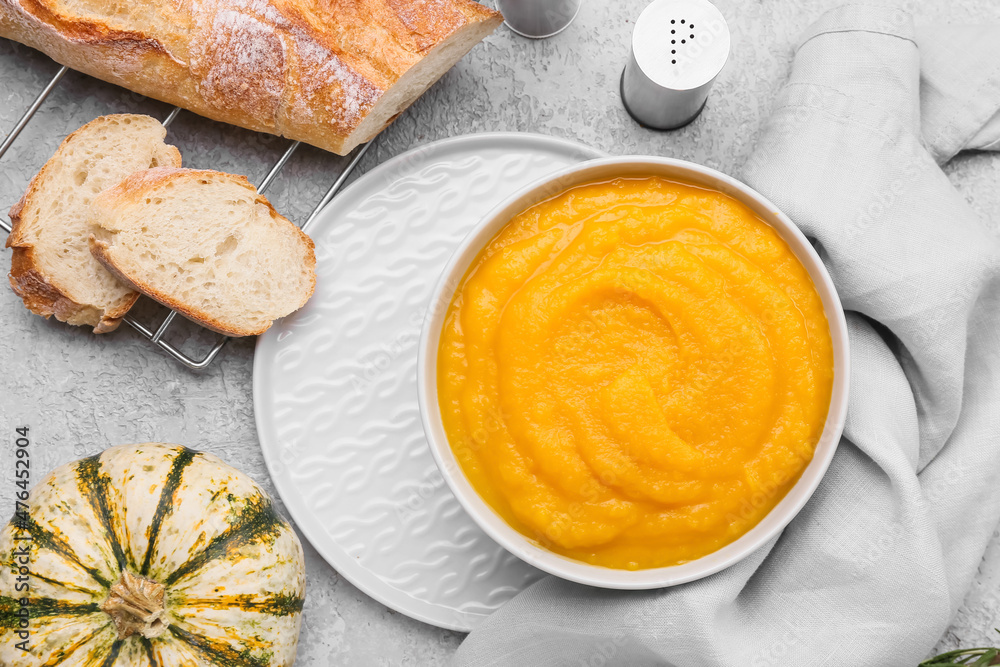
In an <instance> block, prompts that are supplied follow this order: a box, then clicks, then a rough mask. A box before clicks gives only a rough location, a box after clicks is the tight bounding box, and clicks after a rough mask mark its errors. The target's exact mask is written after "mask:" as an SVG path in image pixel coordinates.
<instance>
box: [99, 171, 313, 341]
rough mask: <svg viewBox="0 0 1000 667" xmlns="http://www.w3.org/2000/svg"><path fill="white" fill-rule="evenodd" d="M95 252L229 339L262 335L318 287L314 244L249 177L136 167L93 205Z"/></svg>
mask: <svg viewBox="0 0 1000 667" xmlns="http://www.w3.org/2000/svg"><path fill="white" fill-rule="evenodd" d="M91 220H93V222H94V227H95V231H94V235H93V236H92V237H91V242H90V250H91V252H92V253H93V254H94V257H96V258H97V259H98V260H100V262H101V263H102V264H103V265H104V266H106V267H107V268H108V269H109V270H110V271H111V272H112V273H114V274H115V275H116V276H118V277H119V278H121V279H122V280H124V281H125V282H127V283H129V284H130V285H132V286H133V287H135V289H137V290H139V291H140V292H142V293H143V294H145V295H147V296H149V297H151V298H153V299H156V300H157V301H159V302H160V303H162V304H164V305H166V306H168V307H170V308H173V309H174V310H176V311H178V312H180V313H181V314H182V315H184V316H186V317H188V318H189V319H191V320H194V321H195V322H197V323H199V324H201V325H202V326H205V327H208V328H209V329H212V330H214V331H218V332H220V333H224V334H228V335H230V336H253V335H256V334H260V333H263V332H264V331H266V330H267V329H268V328H269V327H270V326H271V323H272V322H273V321H274V320H276V319H278V318H279V317H284V316H285V315H288V314H289V313H291V312H292V311H295V310H298V309H299V308H301V307H302V306H303V305H305V302H306V301H308V299H309V297H310V296H312V293H313V289H314V288H315V286H316V255H315V253H314V252H313V242H312V240H311V239H310V238H309V237H308V236H306V235H305V234H304V233H303V232H302V231H301V230H300V229H299V228H298V227H296V226H295V225H293V224H292V223H291V222H289V221H288V220H287V219H285V218H284V217H282V216H281V215H279V214H278V212H277V211H275V210H274V207H272V206H271V204H270V203H269V202H268V201H267V199H265V198H264V196H263V195H260V194H258V193H257V190H256V188H254V187H253V186H252V185H250V183H249V182H247V179H246V178H245V177H243V176H233V175H232V174H223V173H221V172H218V171H201V170H195V169H171V168H160V169H149V170H147V171H142V172H138V173H135V174H132V175H131V176H129V177H128V178H126V179H125V180H124V181H122V182H121V183H120V184H118V185H117V186H115V187H113V188H110V189H109V190H106V191H105V192H103V193H102V194H101V195H100V196H98V197H97V198H96V199H95V200H94V202H93V205H92V206H91Z"/></svg>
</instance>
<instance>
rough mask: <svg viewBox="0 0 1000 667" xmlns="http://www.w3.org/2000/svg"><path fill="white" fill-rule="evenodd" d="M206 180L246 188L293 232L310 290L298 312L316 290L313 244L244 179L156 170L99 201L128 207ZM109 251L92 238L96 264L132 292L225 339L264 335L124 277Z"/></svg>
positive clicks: (142, 173) (139, 174)
mask: <svg viewBox="0 0 1000 667" xmlns="http://www.w3.org/2000/svg"><path fill="white" fill-rule="evenodd" d="M206 176H208V177H211V176H223V177H225V178H227V179H229V180H230V181H231V182H233V183H234V184H236V185H239V186H241V187H243V188H245V189H246V190H248V191H249V192H250V193H251V194H252V195H253V197H254V201H255V202H256V203H259V204H263V205H265V206H266V207H267V208H268V211H269V212H270V214H271V217H272V218H273V219H275V220H278V221H280V222H281V223H282V224H284V225H287V226H288V228H289V229H290V230H294V233H295V234H297V235H298V236H299V238H300V239H301V241H302V242H303V243H304V244H305V246H306V248H307V249H308V254H307V257H306V262H305V264H304V265H303V266H302V271H303V272H304V273H307V274H308V277H309V290H308V293H307V294H304V295H303V298H302V299H301V300H300V302H299V303H298V304H297V305H296V306H295V307H294V309H293V310H298V309H299V308H301V307H302V306H304V305H305V304H306V301H308V300H309V298H310V297H311V296H312V295H313V292H314V291H315V290H316V245H315V244H314V243H313V240H312V239H311V238H310V237H309V235H308V234H306V233H305V232H303V231H302V230H301V229H299V228H298V227H296V226H295V225H294V224H292V222H291V221H290V220H288V219H287V218H285V217H284V216H283V215H281V214H280V213H278V212H277V211H276V210H275V208H274V206H272V205H271V202H269V201H268V200H267V198H266V197H265V196H264V195H262V194H260V193H258V192H257V188H255V187H254V186H253V185H251V184H250V181H248V180H247V178H246V176H238V175H235V174H225V173H223V172H218V171H212V170H207V169H205V170H195V169H175V168H170V167H158V168H156V169H148V170H145V171H140V172H136V173H134V174H132V175H131V176H129V177H128V178H126V179H125V180H123V181H122V182H121V183H119V184H118V185H117V186H115V187H113V188H109V189H108V190H105V191H104V192H103V193H101V195H100V197H101V199H104V200H106V201H119V202H123V201H129V202H131V203H138V202H140V201H141V200H142V199H145V198H146V196H147V194H148V192H149V191H150V190H151V189H153V188H156V187H158V186H159V185H161V184H165V183H168V182H170V181H176V180H177V179H191V180H198V179H200V178H204V177H206ZM110 247H111V246H110V244H109V243H108V242H107V238H106V233H103V234H101V238H98V237H97V236H93V235H92V236H91V237H90V252H91V254H93V255H94V257H96V258H97V261H99V262H100V263H101V264H103V265H104V267H105V268H107V270H108V271H110V272H111V274H112V275H114V276H115V277H116V278H118V279H119V280H121V281H122V282H123V283H125V284H127V285H131V286H132V287H133V288H134V289H135V290H137V291H139V292H141V293H142V294H145V295H146V296H148V297H149V298H151V299H154V300H156V301H158V302H160V303H161V304H163V305H164V306H167V307H168V308H170V309H172V310H175V311H177V312H178V313H180V314H181V315H183V316H184V317H186V318H188V319H189V320H191V321H193V322H196V323H198V324H200V325H201V326H203V327H205V328H206V329H210V330H212V331H215V332H217V333H221V334H225V335H227V336H234V337H240V336H257V335H260V334H262V333H264V332H265V331H267V330H268V329H269V328H270V326H271V325H270V323H268V324H266V325H264V326H262V327H259V328H243V327H236V326H232V325H230V324H227V323H226V322H222V321H220V320H218V319H216V318H214V317H213V316H212V315H211V314H209V313H206V312H204V311H203V310H201V309H199V308H197V307H194V306H192V305H191V304H188V303H185V302H183V301H180V300H179V299H177V298H176V297H175V296H174V295H173V294H169V293H167V292H164V291H162V290H159V289H157V288H156V287H153V286H152V285H149V284H148V283H146V282H144V281H142V280H141V279H139V278H138V277H136V276H133V275H129V274H127V273H125V272H124V271H123V269H122V267H121V266H119V265H118V264H117V263H116V262H115V258H114V256H113V254H111V253H110V252H109V250H110Z"/></svg>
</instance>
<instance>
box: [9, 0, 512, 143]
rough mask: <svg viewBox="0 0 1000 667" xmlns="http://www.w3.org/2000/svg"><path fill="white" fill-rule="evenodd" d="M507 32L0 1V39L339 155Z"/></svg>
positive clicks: (490, 21) (437, 24)
mask: <svg viewBox="0 0 1000 667" xmlns="http://www.w3.org/2000/svg"><path fill="white" fill-rule="evenodd" d="M501 20H502V17H501V16H500V14H498V13H497V12H494V11H492V10H489V9H486V8H485V7H483V6H482V5H479V4H477V3H475V2H472V0H0V37H7V38H9V39H13V40H16V41H18V42H21V43H23V44H27V45H28V46H31V47H33V48H36V49H38V50H40V51H43V52H45V53H46V54H48V55H49V56H50V57H51V58H53V59H54V60H56V61H57V62H59V63H61V64H63V65H68V66H69V67H71V68H73V69H76V70H80V71H82V72H86V73H87V74H90V75H91V76H95V77H97V78H99V79H103V80H105V81H109V82H111V83H115V84H118V85H120V86H124V87H126V88H129V89H131V90H134V91H136V92H138V93H142V94H143V95H147V96H149V97H154V98H156V99H160V100H163V101H165V102H169V103H171V104H176V105H179V106H182V107H184V108H186V109H190V110H191V111H194V112H195V113H199V114H201V115H203V116H207V117H209V118H213V119H215V120H220V121H223V122H227V123H233V124H235V125H240V126H243V127H246V128H249V129H252V130H257V131H260V132H270V133H272V134H280V135H283V136H286V137H290V138H292V139H298V140H301V141H305V142H307V143H310V144H313V145H315V146H319V147H320V148H324V149H326V150H330V151H333V152H335V153H340V154H344V153H347V152H349V151H350V150H351V149H352V148H354V147H355V146H357V145H358V144H359V143H363V142H365V141H368V140H369V139H371V138H372V137H373V136H375V135H376V134H378V132H380V131H381V130H382V129H383V128H384V127H385V126H386V125H388V124H389V123H390V122H391V121H392V120H393V119H394V118H395V117H396V116H397V115H398V114H399V113H400V112H402V111H403V110H404V109H405V108H406V107H408V106H409V105H410V104H411V103H412V102H413V101H414V100H415V99H416V98H417V97H418V96H419V95H420V94H422V93H423V92H424V91H425V90H426V89H427V88H428V87H429V86H430V85H431V84H432V83H434V82H435V81H436V80H437V79H438V78H440V76H441V75H442V74H444V73H445V72H446V71H447V70H448V69H449V68H450V67H451V66H452V65H454V64H455V63H456V62H457V61H458V60H459V59H460V58H461V57H462V56H463V55H464V54H465V53H466V52H467V51H469V49H471V48H472V47H473V46H475V44H476V43H478V42H479V41H480V40H481V39H483V38H484V37H485V36H486V35H488V34H489V33H491V32H492V31H493V30H494V29H495V28H496V27H497V26H498V25H499V24H500V22H501Z"/></svg>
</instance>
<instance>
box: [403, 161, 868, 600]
mask: <svg viewBox="0 0 1000 667" xmlns="http://www.w3.org/2000/svg"><path fill="white" fill-rule="evenodd" d="M643 176H661V177H664V178H667V179H671V180H675V181H680V182H684V183H689V184H693V185H699V186H703V187H706V188H710V189H713V190H718V191H720V192H723V193H725V194H727V195H729V196H730V197H733V198H734V199H737V200H739V201H740V202H742V203H743V204H745V205H746V206H748V207H749V208H750V209H751V210H753V211H754V212H755V213H756V214H757V215H758V216H760V217H761V218H762V219H763V220H764V221H765V222H767V223H768V224H769V225H771V226H772V227H773V228H774V229H775V230H777V232H778V233H779V234H780V235H781V237H782V238H783V239H784V240H785V242H786V243H788V245H789V246H790V247H791V249H792V251H793V252H794V253H795V255H796V256H797V257H798V259H799V261H800V262H802V264H803V265H804V266H805V267H806V269H807V270H808V271H809V275H810V276H811V277H812V280H813V283H814V284H815V285H816V289H817V291H818V292H819V295H820V297H821V298H822V300H823V307H824V310H825V312H826V317H827V321H828V322H829V324H830V334H831V337H832V339H833V350H834V357H833V359H834V381H833V394H832V398H831V403H830V411H829V413H828V415H827V418H826V425H825V426H824V428H823V434H822V436H821V437H820V440H819V443H818V444H817V446H816V451H815V454H814V455H813V459H812V461H811V462H810V463H809V465H808V466H807V467H806V469H805V471H804V472H803V473H802V476H801V477H800V478H799V480H798V481H797V482H796V483H795V486H793V487H792V488H791V489H790V490H789V491H788V494H787V495H786V496H785V497H784V498H783V499H782V500H781V502H780V503H778V505H777V506H775V508H774V509H772V510H771V512H770V513H769V514H768V515H767V516H766V517H764V519H763V520H762V521H761V522H760V523H759V524H757V525H756V526H755V527H754V528H753V529H751V530H750V531H749V532H747V533H746V534H744V535H743V536H742V537H740V538H739V539H738V540H736V541H735V542H732V543H730V544H728V545H726V546H725V547H723V548H721V549H719V550H718V551H715V552H713V553H711V554H708V555H706V556H703V557H701V558H699V559H697V560H693V561H690V562H687V563H684V564H682V565H675V566H671V567H661V568H653V569H647V570H637V571H628V570H616V569H611V568H605V567H600V566H596V565H589V564H587V563H583V562H580V561H576V560H572V559H570V558H566V557H565V556H561V555H559V554H556V553H553V552H551V551H548V550H547V549H545V548H543V547H541V546H540V545H538V544H537V543H536V542H534V541H533V540H531V539H530V538H528V537H526V536H524V535H522V534H521V533H519V532H518V531H516V530H514V529H513V528H511V527H510V525H508V524H507V523H506V522H505V521H504V520H503V519H502V518H500V516H499V515H498V514H496V512H494V511H493V509H492V508H490V506H489V505H487V504H486V502H484V501H483V499H482V498H481V497H480V496H479V494H478V493H476V491H475V489H473V487H472V485H471V484H470V483H469V480H468V479H467V478H466V477H465V474H464V472H463V471H462V469H461V467H460V465H459V463H458V461H457V460H456V459H455V456H454V453H453V452H452V449H451V446H450V444H449V443H448V438H447V436H446V435H445V432H444V427H443V425H442V422H441V410H440V407H439V405H438V392H437V352H438V341H439V338H440V335H441V326H442V324H443V321H444V316H445V314H446V312H447V310H448V305H449V304H450V302H451V299H452V296H453V295H454V292H455V289H456V288H457V287H458V285H459V283H460V281H461V279H462V277H463V276H464V275H465V272H466V271H467V270H468V268H469V265H470V263H471V262H472V260H473V259H475V257H476V256H477V255H478V254H479V252H480V250H482V248H483V247H484V246H486V244H488V243H489V242H490V240H491V239H492V238H493V237H494V236H495V235H496V234H497V233H498V232H499V231H500V229H501V228H503V226H504V225H506V224H507V223H508V222H509V221H510V220H511V218H513V217H514V216H516V215H517V214H518V213H520V212H521V211H523V210H525V209H526V208H528V207H530V206H532V205H533V204H536V203H538V202H540V201H542V200H545V199H548V198H550V197H552V196H554V195H556V194H558V193H560V192H562V191H564V190H566V189H568V188H571V187H573V186H576V185H580V184H583V183H590V182H594V181H603V180H610V179H613V178H618V177H643ZM848 357H849V349H848V340H847V323H846V321H845V319H844V310H843V307H842V306H841V304H840V298H839V297H838V296H837V291H836V289H835V288H834V286H833V281H832V280H831V279H830V276H829V274H828V273H827V272H826V268H825V267H824V266H823V263H822V262H821V261H820V258H819V256H818V255H817V254H816V251H815V250H813V247H812V246H811V245H810V244H809V241H808V240H806V237H805V236H803V234H802V232H800V231H799V229H798V228H797V227H796V226H795V225H794V224H792V221H791V220H789V219H788V218H787V217H786V216H785V215H784V214H782V213H781V212H780V211H779V210H778V209H777V208H776V207H775V206H774V205H773V204H771V203H770V202H769V201H767V199H765V198H764V197H763V196H761V195H760V194H759V193H757V192H755V191H754V190H752V189H751V188H749V187H748V186H746V185H744V184H742V183H740V182H739V181H737V180H735V179H733V178H730V177H729V176H726V175H725V174H722V173H720V172H717V171H715V170H714V169H709V168H707V167H702V166H700V165H697V164H693V163H690V162H684V161H681V160H672V159H668V158H655V157H645V156H630V157H617V158H607V159H603V160H593V161H590V162H584V163H582V164H580V165H577V166H575V167H571V168H569V169H567V170H565V171H562V172H559V173H557V174H554V175H552V176H549V177H546V178H544V179H542V180H540V181H538V182H536V183H535V184H533V185H530V186H528V187H527V188H525V189H523V190H521V191H520V192H518V193H516V194H515V195H513V196H511V197H510V198H508V199H507V200H506V201H504V202H503V203H502V204H500V205H499V206H497V207H496V208H494V209H493V210H492V211H491V212H490V213H489V214H488V215H487V216H486V217H485V218H484V219H483V220H482V221H481V222H480V223H479V224H478V225H477V226H476V228H475V229H473V231H472V232H471V233H470V234H469V236H468V237H466V239H465V240H464V241H463V242H462V245H461V246H460V247H459V248H458V250H457V251H455V254H454V255H453V256H452V257H451V259H450V260H449V262H448V266H447V268H445V270H444V273H443V274H442V276H441V279H440V280H439V281H438V284H437V287H436V288H435V290H434V296H433V297H432V299H431V305H430V308H429V311H428V314H427V317H426V319H425V321H424V328H423V333H422V336H421V339H420V350H419V360H418V363H417V374H418V377H417V387H418V394H419V401H420V410H421V416H422V419H423V425H424V431H425V433H426V434H427V440H428V443H429V444H430V448H431V452H432V453H433V455H434V459H435V460H436V461H437V464H438V466H439V467H440V468H441V473H442V474H443V476H444V478H445V480H446V481H447V483H448V486H449V487H450V488H451V490H452V492H453V493H454V494H455V496H456V497H457V498H458V500H459V502H461V504H462V506H463V507H464V508H465V510H466V511H467V512H468V513H469V515H470V516H472V518H473V520H475V522H476V523H477V524H478V525H479V526H480V527H481V528H482V529H483V530H484V531H485V532H486V533H487V534H488V535H489V536H490V537H492V538H493V539H494V540H496V541H497V542H498V543H499V544H500V545H501V546H503V547H504V548H505V549H507V550H508V551H510V552H511V553H513V554H514V555H516V556H517V557H519V558H521V559H522V560H524V561H526V562H528V563H530V564H531V565H534V566H535V567H537V568H539V569H541V570H544V571H546V572H548V573H550V574H554V575H556V576H558V577H562V578H563V579H569V580H570V581H576V582H579V583H582V584H588V585H591V586H600V587H602V588H617V589H647V588H663V587H666V586H674V585H676V584H683V583H686V582H689V581H694V580H695V579H700V578H702V577H706V576H708V575H710V574H714V573H715V572H718V571H719V570H722V569H724V568H726V567H729V566H730V565H733V564H734V563H736V562H737V561H739V560H741V559H743V558H745V557H746V556H748V555H749V554H750V553H752V552H753V551H755V550H756V549H758V548H759V547H760V546H761V545H763V544H764V543H765V542H767V541H768V540H770V539H771V538H772V537H774V536H775V535H777V534H778V533H779V532H780V531H781V530H782V529H783V528H784V527H785V526H786V525H787V524H788V522H789V521H791V520H792V519H793V518H794V517H795V515H796V514H798V512H799V510H801V509H802V507H803V506H804V505H805V504H806V501H808V500H809V498H810V496H812V494H813V492H814V491H815V490H816V487H817V486H819V483H820V480H821V479H822V478H823V475H824V473H825V472H826V469H827V467H829V465H830V461H831V459H832V458H833V454H834V452H835V451H836V449H837V443H838V442H839V440H840V435H841V432H842V431H843V428H844V419H845V416H846V411H847V390H848V385H849V372H850V370H849V362H848Z"/></svg>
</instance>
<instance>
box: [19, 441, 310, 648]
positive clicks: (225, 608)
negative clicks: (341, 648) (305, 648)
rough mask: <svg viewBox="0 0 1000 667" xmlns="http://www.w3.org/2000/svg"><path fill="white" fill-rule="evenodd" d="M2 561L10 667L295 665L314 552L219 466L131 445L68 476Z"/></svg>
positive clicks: (52, 483) (34, 511)
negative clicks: (307, 554)
mask: <svg viewBox="0 0 1000 667" xmlns="http://www.w3.org/2000/svg"><path fill="white" fill-rule="evenodd" d="M0 558H2V561H3V571H2V572H0V665H2V666H3V667H28V666H31V667H35V666H42V665H44V666H46V667H54V666H55V665H64V666H67V667H69V666H73V667H111V666H112V665H115V666H116V667H133V666H135V667H140V666H141V667H200V666H203V665H204V666H212V665H219V666H220V667H265V666H268V667H270V666H287V665H291V664H292V663H293V662H294V661H295V648H296V645H297V644H298V636H299V625H300V622H301V611H302V603H303V600H304V596H305V567H304V562H303V556H302V545H301V544H300V543H299V540H298V538H297V537H296V536H295V532H294V531H293V530H292V529H291V527H290V526H289V525H288V523H287V522H286V521H285V520H284V519H282V518H281V517H280V516H279V515H278V514H277V513H276V512H275V510H274V508H273V507H272V504H271V499H270V498H269V497H268V495H267V494H266V493H265V492H264V491H263V490H262V489H261V488H260V487H259V486H257V484H255V483H254V482H253V481H252V480H251V479H250V478H249V477H247V476H246V475H244V474H243V473H241V472H239V471H237V470H235V469H233V468H231V467H229V466H227V465H226V464H225V463H223V462H222V461H221V460H220V459H219V458H217V457H215V456H213V455H211V454H206V453H201V452H194V451H192V450H190V449H186V448H184V447H179V446H176V445H163V444H155V443H149V444H144V445H122V446H119V447H113V448H111V449H109V450H107V451H106V452H104V453H103V454H101V455H100V456H94V457H91V458H88V459H83V460H82V461H77V462H75V463H71V464H69V465H65V466H63V467H61V468H58V469H57V470H55V471H53V472H52V473H51V474H49V475H48V476H46V477H45V479H43V480H42V481H41V482H40V483H39V484H37V485H36V486H35V487H34V489H32V491H31V493H30V495H29V498H28V512H27V517H24V516H21V515H17V514H16V515H15V516H14V518H13V519H12V520H11V522H10V523H9V524H8V525H7V526H6V527H5V528H4V530H3V533H2V535H0ZM25 563H27V569H28V570H29V571H30V574H27V575H25V574H24V570H21V569H20V568H21V566H22V565H24V564H25ZM19 573H20V574H19ZM25 576H26V579H22V578H19V577H25ZM25 582H26V583H27V584H28V589H27V590H24V589H23V588H22V586H23V584H24V583H25ZM22 598H26V599H24V600H22ZM23 625H27V626H28V627H27V628H23V627H22V626H23ZM25 641H26V642H27V644H25V643H23V642H25ZM24 648H28V649H29V650H28V651H27V652H25V651H24V650H23V649H24Z"/></svg>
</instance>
